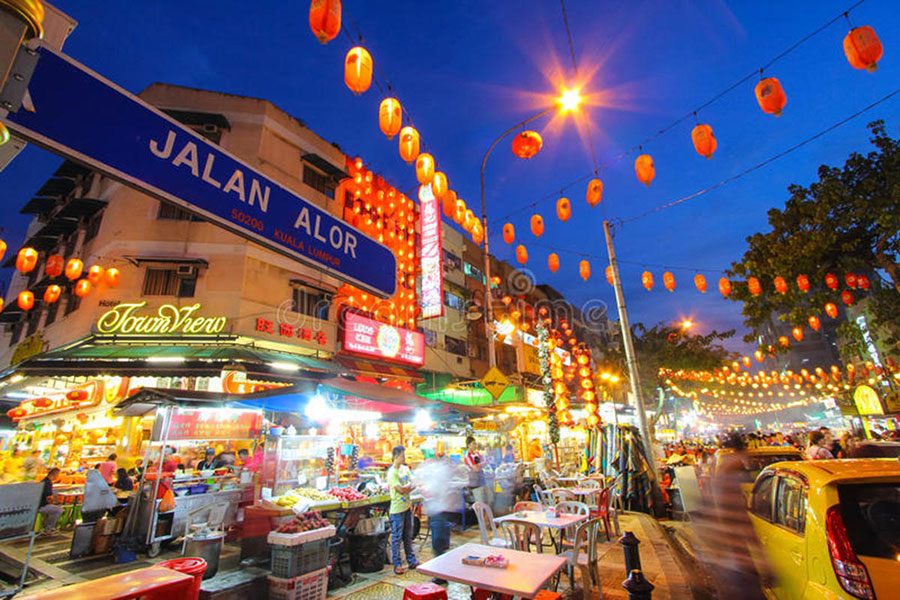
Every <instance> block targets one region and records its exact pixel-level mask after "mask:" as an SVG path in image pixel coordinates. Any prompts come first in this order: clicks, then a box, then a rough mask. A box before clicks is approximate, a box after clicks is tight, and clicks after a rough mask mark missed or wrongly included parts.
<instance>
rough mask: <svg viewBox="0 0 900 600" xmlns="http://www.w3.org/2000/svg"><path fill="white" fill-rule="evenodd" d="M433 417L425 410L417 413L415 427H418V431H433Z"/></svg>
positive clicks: (414, 421)
mask: <svg viewBox="0 0 900 600" xmlns="http://www.w3.org/2000/svg"><path fill="white" fill-rule="evenodd" d="M431 424H432V420H431V415H429V414H428V411H427V410H425V409H419V411H418V412H417V413H416V418H415V419H414V420H413V425H415V427H416V431H428V430H429V429H431Z"/></svg>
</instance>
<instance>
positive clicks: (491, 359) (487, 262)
mask: <svg viewBox="0 0 900 600" xmlns="http://www.w3.org/2000/svg"><path fill="white" fill-rule="evenodd" d="M580 103H581V95H580V94H579V91H578V90H577V89H571V90H566V91H565V92H564V93H563V94H562V96H560V97H559V98H558V99H557V105H558V106H551V107H550V108H548V109H545V110H542V111H541V112H539V113H538V114H536V115H534V116H533V117H530V118H528V119H525V120H524V121H522V122H521V123H518V124H516V125H514V126H512V127H510V128H509V129H507V130H506V131H504V132H503V133H501V134H500V136H499V137H498V138H497V139H496V140H494V143H493V144H491V146H490V148H488V150H487V152H485V153H484V158H483V159H482V160H481V225H482V227H484V277H485V283H484V286H485V294H484V296H485V303H484V332H485V335H486V336H487V341H488V364H489V365H490V366H491V367H492V368H493V367H496V366H497V352H496V348H494V306H493V297H492V294H491V259H490V254H489V245H488V239H489V238H490V235H488V222H487V205H486V204H485V200H484V167H485V165H487V159H488V157H489V156H490V155H491V152H493V151H494V147H495V146H496V145H497V144H499V143H500V140H502V139H503V138H505V137H506V136H507V135H509V134H510V133H512V132H513V131H515V130H517V129H521V128H522V127H525V126H526V125H528V124H529V123H531V122H532V121H535V120H537V119H539V118H541V117H543V116H544V115H546V114H548V113H551V112H553V111H554V110H557V109H559V110H560V111H562V112H566V111H570V110H575V109H576V108H577V107H578V105H579V104H580Z"/></svg>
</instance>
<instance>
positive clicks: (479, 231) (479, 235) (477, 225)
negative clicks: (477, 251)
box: [471, 219, 484, 245]
mask: <svg viewBox="0 0 900 600" xmlns="http://www.w3.org/2000/svg"><path fill="white" fill-rule="evenodd" d="M471 233H472V241H473V242H475V244H477V245H481V242H483V241H484V227H482V226H481V221H479V220H478V219H475V222H474V223H472V232H471Z"/></svg>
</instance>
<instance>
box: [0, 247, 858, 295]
mask: <svg viewBox="0 0 900 600" xmlns="http://www.w3.org/2000/svg"><path fill="white" fill-rule="evenodd" d="M0 258H3V255H2V254H0ZM856 282H857V283H858V284H859V287H860V289H863V290H867V289H869V285H870V284H869V278H868V277H866V276H865V275H857V276H856Z"/></svg>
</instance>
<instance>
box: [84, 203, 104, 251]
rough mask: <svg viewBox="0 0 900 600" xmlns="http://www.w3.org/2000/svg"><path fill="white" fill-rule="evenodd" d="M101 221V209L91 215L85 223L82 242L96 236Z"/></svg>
mask: <svg viewBox="0 0 900 600" xmlns="http://www.w3.org/2000/svg"><path fill="white" fill-rule="evenodd" d="M102 221H103V211H102V210H101V211H100V212H98V213H97V214H95V215H94V216H93V217H91V218H90V219H89V220H88V222H87V225H86V226H85V231H84V243H87V242H89V241H91V240H92V239H94V238H95V237H97V234H98V233H100V223H101V222H102Z"/></svg>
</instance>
